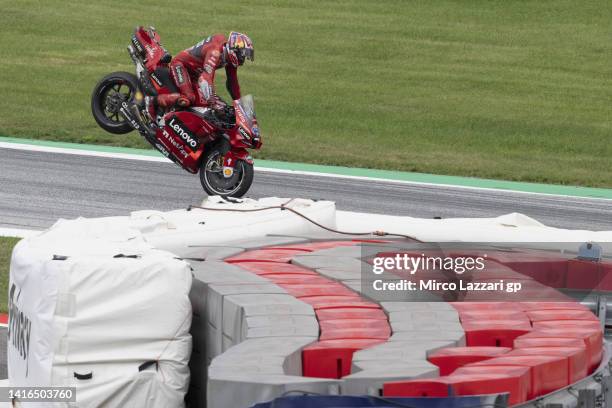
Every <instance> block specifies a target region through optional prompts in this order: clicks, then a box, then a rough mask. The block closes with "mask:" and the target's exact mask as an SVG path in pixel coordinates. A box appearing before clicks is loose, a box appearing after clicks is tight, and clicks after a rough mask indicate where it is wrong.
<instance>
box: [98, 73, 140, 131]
mask: <svg viewBox="0 0 612 408" xmlns="http://www.w3.org/2000/svg"><path fill="white" fill-rule="evenodd" d="M136 92H139V84H138V78H137V77H136V75H134V74H131V73H129V72H113V73H111V74H108V75H106V76H105V77H104V78H102V79H101V80H100V82H98V84H97V85H96V86H95V87H94V90H93V92H92V94H91V113H92V114H93V117H94V119H95V120H96V122H97V123H98V125H99V126H100V127H101V128H102V129H104V130H106V131H107V132H110V133H114V134H116V135H123V134H125V133H129V132H131V131H132V130H134V128H133V127H132V125H130V123H129V122H128V121H127V119H126V118H124V117H123V115H122V114H121V113H120V112H119V108H120V107H121V102H123V101H130V100H133V99H134V96H135V95H136Z"/></svg>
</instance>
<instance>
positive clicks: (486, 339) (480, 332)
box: [461, 320, 531, 347]
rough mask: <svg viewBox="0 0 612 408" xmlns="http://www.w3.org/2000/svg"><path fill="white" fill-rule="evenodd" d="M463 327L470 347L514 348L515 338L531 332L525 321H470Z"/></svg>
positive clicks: (464, 323)
mask: <svg viewBox="0 0 612 408" xmlns="http://www.w3.org/2000/svg"><path fill="white" fill-rule="evenodd" d="M461 325H462V326H463V330H464V331H465V339H466V343H467V346H468V347H476V346H491V347H512V345H513V343H514V339H515V338H517V337H519V336H522V335H523V334H525V333H529V332H530V331H531V325H530V324H529V323H528V322H525V321H523V320H470V321H467V322H462V324H461Z"/></svg>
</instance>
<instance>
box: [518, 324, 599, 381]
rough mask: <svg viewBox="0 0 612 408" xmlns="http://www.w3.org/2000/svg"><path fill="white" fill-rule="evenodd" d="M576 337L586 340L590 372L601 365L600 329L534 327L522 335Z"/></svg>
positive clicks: (523, 337)
mask: <svg viewBox="0 0 612 408" xmlns="http://www.w3.org/2000/svg"><path fill="white" fill-rule="evenodd" d="M551 337H552V338H558V337H561V338H574V339H580V340H582V341H583V342H584V344H585V346H586V349H587V355H589V356H590V360H589V363H590V364H589V373H591V372H593V370H594V369H595V368H597V367H598V366H599V363H600V362H601V357H602V355H603V331H602V329H601V327H599V328H598V329H589V328H580V327H564V328H556V329H554V328H553V329H534V331H532V332H531V333H528V334H525V335H523V336H521V337H520V338H521V339H538V338H543V339H548V338H551Z"/></svg>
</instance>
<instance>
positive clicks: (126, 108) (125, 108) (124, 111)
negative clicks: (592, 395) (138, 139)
mask: <svg viewBox="0 0 612 408" xmlns="http://www.w3.org/2000/svg"><path fill="white" fill-rule="evenodd" d="M119 112H121V114H122V115H123V116H124V117H125V118H126V119H127V120H128V122H130V125H132V127H133V128H134V129H135V130H140V125H139V124H138V122H136V121H135V120H134V118H132V114H131V113H130V111H129V106H128V104H127V102H125V101H123V102H121V109H119Z"/></svg>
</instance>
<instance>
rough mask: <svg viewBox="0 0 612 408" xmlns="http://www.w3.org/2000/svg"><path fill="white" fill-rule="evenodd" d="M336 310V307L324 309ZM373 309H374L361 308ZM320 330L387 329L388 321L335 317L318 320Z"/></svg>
mask: <svg viewBox="0 0 612 408" xmlns="http://www.w3.org/2000/svg"><path fill="white" fill-rule="evenodd" d="M324 310H337V309H324ZM361 310H375V309H361ZM319 326H320V327H321V331H322V332H324V331H327V330H344V329H387V330H388V329H389V322H387V320H382V319H336V320H323V321H320V322H319Z"/></svg>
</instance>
